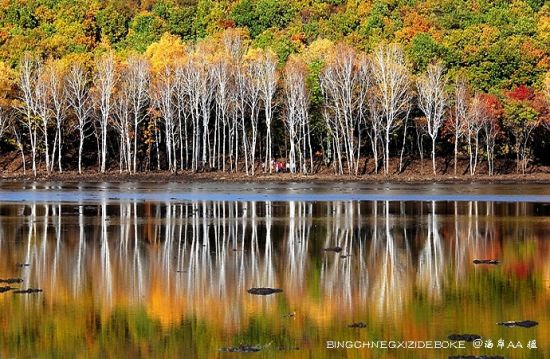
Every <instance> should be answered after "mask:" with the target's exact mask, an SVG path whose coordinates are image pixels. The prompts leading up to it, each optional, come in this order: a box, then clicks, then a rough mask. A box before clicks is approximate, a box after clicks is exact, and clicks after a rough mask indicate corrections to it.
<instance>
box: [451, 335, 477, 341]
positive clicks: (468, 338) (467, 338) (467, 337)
mask: <svg viewBox="0 0 550 359" xmlns="http://www.w3.org/2000/svg"><path fill="white" fill-rule="evenodd" d="M447 338H448V339H449V340H462V341H465V342H473V341H474V340H476V339H481V336H479V335H477V334H451V335H449V336H448V337H447Z"/></svg>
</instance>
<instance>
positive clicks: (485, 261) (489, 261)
mask: <svg viewBox="0 0 550 359" xmlns="http://www.w3.org/2000/svg"><path fill="white" fill-rule="evenodd" d="M499 263H500V261H499V260H497V259H474V264H499Z"/></svg>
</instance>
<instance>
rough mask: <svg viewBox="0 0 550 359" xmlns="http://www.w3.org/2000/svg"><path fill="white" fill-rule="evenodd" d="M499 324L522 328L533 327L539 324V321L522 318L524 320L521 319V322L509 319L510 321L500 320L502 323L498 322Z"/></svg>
mask: <svg viewBox="0 0 550 359" xmlns="http://www.w3.org/2000/svg"><path fill="white" fill-rule="evenodd" d="M497 324H498V325H502V326H503V327H509V328H511V327H522V328H532V327H535V326H537V325H539V323H538V322H535V321H533V320H522V321H519V322H515V321H509V322H500V323H497Z"/></svg>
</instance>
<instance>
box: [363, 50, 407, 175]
mask: <svg viewBox="0 0 550 359" xmlns="http://www.w3.org/2000/svg"><path fill="white" fill-rule="evenodd" d="M371 65H372V70H371V76H372V83H373V87H374V91H373V94H374V96H375V99H376V100H377V102H378V105H379V106H380V110H381V114H382V131H383V135H384V138H383V140H384V141H383V142H384V174H386V175H387V174H388V173H389V160H390V138H391V135H392V133H393V131H394V130H395V129H396V128H397V127H398V126H399V125H400V123H401V121H402V120H403V118H404V115H406V114H408V112H409V108H410V105H411V103H410V102H411V93H410V75H409V71H408V70H407V68H406V66H405V57H404V54H403V50H402V49H401V47H400V46H398V45H396V44H390V45H381V46H379V47H378V48H377V49H376V50H375V52H374V55H373V57H372V61H371Z"/></svg>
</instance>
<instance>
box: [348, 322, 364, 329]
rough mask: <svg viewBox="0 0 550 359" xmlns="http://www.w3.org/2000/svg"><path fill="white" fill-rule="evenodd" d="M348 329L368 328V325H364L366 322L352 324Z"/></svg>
mask: <svg viewBox="0 0 550 359" xmlns="http://www.w3.org/2000/svg"><path fill="white" fill-rule="evenodd" d="M348 327H349V328H366V327H367V323H364V322H357V323H352V324H350V325H348Z"/></svg>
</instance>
